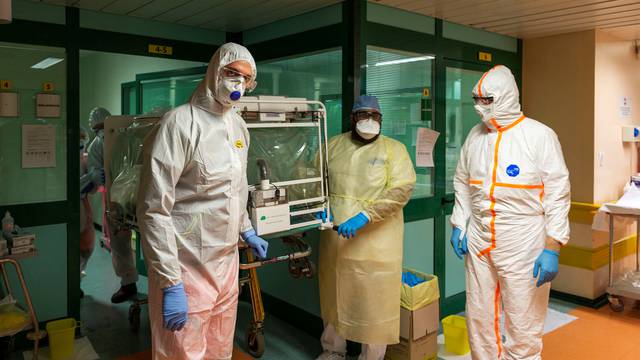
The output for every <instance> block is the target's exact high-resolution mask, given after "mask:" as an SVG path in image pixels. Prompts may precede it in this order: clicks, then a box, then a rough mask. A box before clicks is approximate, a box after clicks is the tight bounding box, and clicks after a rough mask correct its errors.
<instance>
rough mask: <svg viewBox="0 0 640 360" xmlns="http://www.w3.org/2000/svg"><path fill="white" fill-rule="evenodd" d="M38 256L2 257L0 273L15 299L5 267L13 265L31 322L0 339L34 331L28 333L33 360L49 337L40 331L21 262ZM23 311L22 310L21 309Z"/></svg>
mask: <svg viewBox="0 0 640 360" xmlns="http://www.w3.org/2000/svg"><path fill="white" fill-rule="evenodd" d="M36 255H37V252H36V251H33V252H30V253H26V254H19V255H7V256H3V257H0V272H2V283H3V285H4V288H5V290H6V294H7V295H9V296H11V298H14V297H13V292H12V290H11V284H10V282H9V274H8V273H7V269H6V267H5V266H7V265H12V266H13V267H14V268H15V270H16V274H17V276H18V281H19V282H20V287H21V288H22V294H23V295H24V300H25V302H26V303H27V313H28V315H29V319H30V322H29V323H28V324H26V325H24V326H22V327H19V328H15V329H8V330H6V331H5V332H1V333H0V337H8V336H11V337H12V336H14V335H16V334H18V333H20V332H22V331H27V330H32V331H30V332H29V333H27V339H29V340H31V341H33V359H34V360H35V359H38V352H39V350H40V340H41V339H43V338H44V337H46V336H47V333H46V331H44V330H40V327H39V325H38V318H37V317H36V313H35V311H34V310H33V303H32V302H31V296H30V295H29V289H27V283H26V282H25V280H24V276H23V275H22V267H21V266H20V263H19V262H18V261H19V260H22V259H26V258H29V257H34V256H36ZM21 310H22V309H21Z"/></svg>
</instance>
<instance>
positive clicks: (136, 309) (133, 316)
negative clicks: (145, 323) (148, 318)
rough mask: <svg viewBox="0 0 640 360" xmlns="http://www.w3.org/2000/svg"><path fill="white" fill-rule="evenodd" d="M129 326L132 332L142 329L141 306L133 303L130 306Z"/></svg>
mask: <svg viewBox="0 0 640 360" xmlns="http://www.w3.org/2000/svg"><path fill="white" fill-rule="evenodd" d="M129 328H130V329H131V332H134V333H137V332H138V330H140V306H138V305H137V304H133V305H131V306H130V307H129Z"/></svg>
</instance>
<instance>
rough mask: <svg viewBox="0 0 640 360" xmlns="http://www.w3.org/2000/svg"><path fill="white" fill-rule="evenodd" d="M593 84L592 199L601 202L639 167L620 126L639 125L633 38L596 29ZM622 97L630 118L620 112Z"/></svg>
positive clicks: (639, 73) (639, 78) (639, 74)
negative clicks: (628, 99) (626, 98)
mask: <svg viewBox="0 0 640 360" xmlns="http://www.w3.org/2000/svg"><path fill="white" fill-rule="evenodd" d="M595 85H596V86H595V132H594V133H595V142H594V144H595V149H594V150H595V157H594V202H595V203H603V202H607V201H611V200H616V199H618V198H619V197H620V196H621V195H622V190H623V188H624V186H625V184H626V183H627V182H628V181H629V176H631V174H633V173H636V172H638V170H639V169H637V165H636V163H637V160H636V150H635V147H634V146H633V145H632V144H623V143H622V134H621V132H622V126H623V125H635V126H638V125H640V58H639V57H637V56H636V54H635V51H634V44H633V42H632V41H628V40H622V39H618V38H616V37H614V36H612V35H609V34H607V33H605V32H602V31H597V32H596V71H595ZM623 96H629V97H631V100H632V114H631V117H623V116H621V114H620V101H621V98H622V97H623ZM599 154H602V162H601V163H600V159H599Z"/></svg>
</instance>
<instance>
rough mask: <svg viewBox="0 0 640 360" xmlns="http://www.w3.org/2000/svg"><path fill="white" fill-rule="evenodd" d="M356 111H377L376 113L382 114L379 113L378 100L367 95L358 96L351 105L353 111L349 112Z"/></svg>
mask: <svg viewBox="0 0 640 360" xmlns="http://www.w3.org/2000/svg"><path fill="white" fill-rule="evenodd" d="M358 111H377V112H378V113H382V112H381V111H380V104H379V103H378V98H377V97H375V96H369V95H360V96H359V97H358V98H357V99H356V102H355V103H354V104H353V109H351V112H352V113H354V112H358Z"/></svg>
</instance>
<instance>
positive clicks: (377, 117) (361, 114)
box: [353, 111, 382, 121]
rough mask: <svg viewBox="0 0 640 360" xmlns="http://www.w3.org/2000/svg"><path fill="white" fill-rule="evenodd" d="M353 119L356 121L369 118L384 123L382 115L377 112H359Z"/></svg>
mask: <svg viewBox="0 0 640 360" xmlns="http://www.w3.org/2000/svg"><path fill="white" fill-rule="evenodd" d="M353 117H354V119H355V120H356V121H360V120H367V119H369V118H371V119H373V120H375V121H382V114H380V113H379V112H375V111H358V112H356V113H354V114H353Z"/></svg>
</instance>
